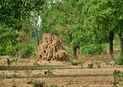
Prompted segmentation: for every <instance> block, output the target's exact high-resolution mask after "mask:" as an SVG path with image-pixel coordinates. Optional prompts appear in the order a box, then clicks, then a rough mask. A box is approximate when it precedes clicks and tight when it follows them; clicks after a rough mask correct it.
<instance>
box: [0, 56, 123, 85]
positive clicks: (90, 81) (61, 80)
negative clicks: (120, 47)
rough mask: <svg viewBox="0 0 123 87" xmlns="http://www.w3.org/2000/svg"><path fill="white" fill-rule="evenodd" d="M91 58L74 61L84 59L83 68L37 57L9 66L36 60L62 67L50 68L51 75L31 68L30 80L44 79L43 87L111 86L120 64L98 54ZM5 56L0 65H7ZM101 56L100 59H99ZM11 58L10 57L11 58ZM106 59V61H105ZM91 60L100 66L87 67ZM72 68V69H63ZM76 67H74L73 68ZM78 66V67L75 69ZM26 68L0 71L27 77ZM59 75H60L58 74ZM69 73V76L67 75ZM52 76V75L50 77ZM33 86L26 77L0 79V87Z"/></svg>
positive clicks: (42, 63)
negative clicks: (55, 86) (39, 59)
mask: <svg viewBox="0 0 123 87" xmlns="http://www.w3.org/2000/svg"><path fill="white" fill-rule="evenodd" d="M98 57H99V58H100V59H99V58H97V57H95V58H93V59H90V60H88V59H86V58H83V59H82V58H81V59H80V58H79V59H75V60H74V61H85V64H84V66H83V67H84V68H81V66H80V65H78V66H73V65H72V64H71V63H70V62H65V61H64V62H60V61H43V60H41V61H38V62H37V61H36V60H37V59H18V60H19V62H17V63H13V64H11V66H35V65H34V63H35V62H37V63H38V64H39V65H40V66H42V65H46V66H47V65H52V66H51V67H53V66H57V67H58V65H59V67H60V66H61V68H63V69H52V70H51V72H52V73H53V75H49V76H47V77H41V76H46V75H45V74H44V72H45V71H46V70H47V69H41V70H31V71H32V73H31V76H32V77H33V76H36V77H35V78H31V80H32V81H35V80H41V81H45V85H46V86H45V87H50V85H52V84H56V85H57V86H58V87H112V86H113V71H114V69H116V70H121V71H123V68H122V66H120V67H119V66H117V65H115V64H114V62H113V61H109V60H107V58H105V57H104V58H103V57H101V56H98ZM7 58H8V57H7V56H6V57H0V66H8V65H7V62H6V60H7ZM101 58H102V59H101ZM12 59H13V58H10V60H12ZM105 60H107V61H108V62H106V61H105ZM91 62H101V68H98V67H97V65H96V64H94V67H93V68H92V69H90V68H88V64H90V63H91ZM65 67H67V68H69V67H70V68H73V69H64V68H65ZM75 68H76V69H75ZM77 68H78V69H77ZM25 71H26V70H0V73H3V72H4V74H5V75H7V76H12V75H13V74H16V75H19V76H20V77H21V76H22V77H27V76H28V75H27V74H26V73H25ZM58 75H60V76H58ZM67 75H69V76H67ZM51 76H52V77H51ZM15 85H16V87H33V84H28V78H6V79H0V87H12V86H15Z"/></svg>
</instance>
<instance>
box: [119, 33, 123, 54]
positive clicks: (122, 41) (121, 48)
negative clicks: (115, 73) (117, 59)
mask: <svg viewBox="0 0 123 87" xmlns="http://www.w3.org/2000/svg"><path fill="white" fill-rule="evenodd" d="M119 37H120V56H121V55H123V37H122V34H119Z"/></svg>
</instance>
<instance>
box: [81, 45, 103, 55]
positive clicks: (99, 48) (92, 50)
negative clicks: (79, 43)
mask: <svg viewBox="0 0 123 87" xmlns="http://www.w3.org/2000/svg"><path fill="white" fill-rule="evenodd" d="M104 48H105V46H104V45H101V44H98V45H96V44H92V45H88V46H83V47H81V49H80V51H81V52H82V54H83V55H84V54H86V55H88V56H92V55H99V54H101V53H102V52H103V51H104Z"/></svg>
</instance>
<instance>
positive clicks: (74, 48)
mask: <svg viewBox="0 0 123 87" xmlns="http://www.w3.org/2000/svg"><path fill="white" fill-rule="evenodd" d="M77 48H78V49H79V48H80V47H79V45H77V46H75V47H73V52H74V57H75V58H76V57H77V56H76V53H77Z"/></svg>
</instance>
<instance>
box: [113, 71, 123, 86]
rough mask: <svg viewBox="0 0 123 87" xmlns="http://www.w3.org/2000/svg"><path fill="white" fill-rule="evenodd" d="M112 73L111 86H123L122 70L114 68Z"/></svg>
mask: <svg viewBox="0 0 123 87" xmlns="http://www.w3.org/2000/svg"><path fill="white" fill-rule="evenodd" d="M113 75H114V82H113V84H114V86H113V87H123V83H122V81H123V72H121V71H120V70H114V72H113Z"/></svg>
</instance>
